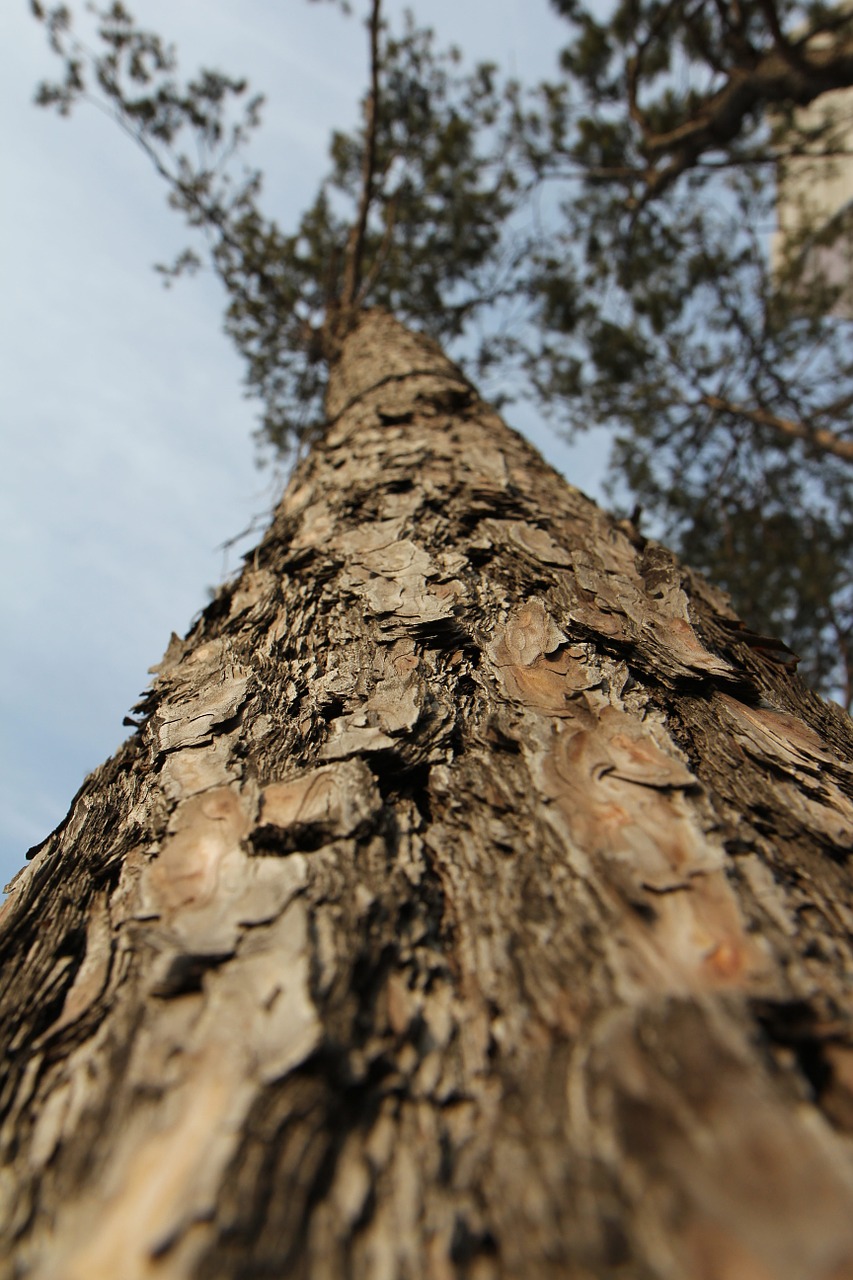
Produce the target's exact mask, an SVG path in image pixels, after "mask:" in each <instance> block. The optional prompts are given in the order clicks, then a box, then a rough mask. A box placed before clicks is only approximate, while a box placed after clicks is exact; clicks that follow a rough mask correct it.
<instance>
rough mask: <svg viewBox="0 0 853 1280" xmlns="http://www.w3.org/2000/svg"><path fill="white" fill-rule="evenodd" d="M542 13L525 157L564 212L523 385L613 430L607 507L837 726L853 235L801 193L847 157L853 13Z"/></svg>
mask: <svg viewBox="0 0 853 1280" xmlns="http://www.w3.org/2000/svg"><path fill="white" fill-rule="evenodd" d="M554 7H555V8H556V9H557V10H558V11H559V12H560V13H561V14H562V15H563V16H564V17H565V19H566V21H567V24H568V29H569V34H570V41H569V43H568V45H567V47H566V48H565V49H564V50H563V53H562V55H561V67H562V70H563V78H562V80H560V81H558V82H555V84H553V85H551V86H549V87H547V88H546V89H545V90H544V91H543V94H542V99H541V106H540V110H539V112H538V113H534V114H533V115H532V117H531V130H530V136H531V139H532V141H531V150H530V156H531V160H532V163H533V165H534V167H535V170H536V172H537V174H538V175H540V177H541V178H542V180H543V181H545V182H548V183H551V184H554V185H556V187H557V189H558V190H559V192H560V199H561V214H560V219H559V220H558V224H557V226H556V228H555V232H554V235H553V236H552V237H551V239H550V242H549V243H548V244H547V245H546V247H545V248H544V250H543V251H542V252H540V253H539V255H538V262H537V265H536V268H535V270H534V273H535V280H534V284H533V292H534V296H535V299H536V308H537V318H538V320H539V332H538V345H537V348H536V351H535V353H534V354H533V356H532V358H531V360H530V368H531V370H532V372H533V374H534V377H535V379H536V382H537V384H538V386H539V388H540V390H541V391H542V393H543V396H544V398H545V400H546V402H547V403H549V404H550V405H551V407H552V408H554V409H556V410H557V412H559V413H560V414H561V415H562V416H563V418H564V420H566V421H567V422H568V423H569V424H570V425H571V426H572V427H573V428H575V429H581V428H583V427H584V426H586V425H588V424H589V423H590V422H596V423H608V424H610V425H611V426H612V427H613V428H614V429H615V431H616V442H615V448H614V453H613V467H614V477H615V485H614V487H615V488H616V490H617V492H618V491H619V490H620V488H621V491H622V492H624V491H625V489H627V490H628V491H629V492H630V493H631V495H632V498H633V501H635V502H637V503H639V504H641V506H642V508H643V509H644V511H645V512H646V513H647V514H648V516H650V517H651V523H652V526H653V527H654V529H655V531H656V532H661V533H663V534H664V535H665V536H666V537H667V538H668V539H669V540H670V541H671V542H674V543H675V544H676V545H677V546H678V549H679V550H680V552H681V553H682V554H683V555H684V556H685V557H686V558H687V559H688V560H690V562H691V563H693V564H694V565H696V566H697V567H699V568H702V569H705V570H706V571H707V572H708V573H709V574H710V575H711V576H712V577H713V578H714V579H715V580H716V581H718V582H720V583H722V584H723V585H724V586H725V587H726V588H727V589H728V590H730V591H731V593H732V595H733V596H734V598H735V603H736V605H737V607H738V608H739V609H740V610H741V611H742V612H743V613H744V614H745V615H746V616H748V617H750V618H751V620H752V622H753V624H754V625H755V626H756V627H757V628H759V629H762V630H769V631H774V632H776V633H778V634H781V635H783V636H784V637H785V639H786V640H787V641H788V644H789V645H790V646H791V647H793V648H794V649H796V650H797V651H798V652H799V653H800V654H801V655H802V657H803V665H804V670H805V673H806V675H807V677H808V678H810V679H811V680H812V681H813V682H815V683H817V684H818V685H819V686H821V687H822V688H823V689H824V690H832V691H833V692H834V693H835V696H840V697H841V698H842V700H843V701H845V702H846V704H847V705H848V707H849V706H850V704H851V698H853V576H852V575H851V552H853V503H851V497H853V489H851V480H853V413H851V410H853V344H851V337H853V326H851V321H853V312H851V309H850V305H849V301H846V300H845V294H846V295H847V298H848V299H849V285H850V271H849V263H850V221H849V218H848V217H847V216H846V213H845V211H844V210H843V209H839V210H837V211H836V210H832V209H831V210H830V211H829V214H828V212H827V208H826V206H825V204H823V205H822V204H821V202H819V201H818V202H816V203H815V202H812V201H810V192H812V191H814V190H816V189H818V188H819V187H820V184H822V185H823V187H824V188H825V187H826V186H827V184H828V183H829V182H831V181H832V179H833V178H834V177H836V178H837V176H838V172H839V167H840V166H842V165H844V164H845V162H846V163H847V164H849V163H850V160H849V157H850V155H851V152H853V93H847V94H846V95H841V96H839V94H838V93H837V92H834V91H837V90H838V89H839V88H841V87H844V86H849V85H850V84H851V83H853V15H851V11H850V10H849V8H845V7H839V6H834V5H822V4H815V5H800V4H788V3H776V2H775V0H760V2H759V3H751V2H747V3H740V2H735V3H731V4H730V3H725V2H724V0H716V2H715V0H708V2H705V0H700V2H699V3H696V2H695V0H692V2H691V0H664V2H661V0H620V2H619V3H617V4H615V5H613V6H612V7H610V8H609V9H608V11H607V12H606V14H605V15H604V16H602V12H601V9H600V7H599V6H584V5H582V4H579V3H573V2H572V0H554ZM826 104H828V105H826ZM842 172H843V171H842ZM794 202H797V204H798V208H797V209H792V207H791V206H792V205H793V203H794ZM830 215H832V216H830ZM777 224H778V226H777ZM774 228H777V229H776V230H775V234H774ZM771 249H772V252H771Z"/></svg>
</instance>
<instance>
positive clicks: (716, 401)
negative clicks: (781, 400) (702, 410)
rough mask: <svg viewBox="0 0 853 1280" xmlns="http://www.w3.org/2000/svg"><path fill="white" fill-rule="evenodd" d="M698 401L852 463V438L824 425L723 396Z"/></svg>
mask: <svg viewBox="0 0 853 1280" xmlns="http://www.w3.org/2000/svg"><path fill="white" fill-rule="evenodd" d="M699 403H700V404H703V405H705V406H706V407H707V408H709V409H713V410H714V412H715V413H730V414H733V415H735V416H736V417H739V418H745V419H746V421H747V422H752V423H754V424H755V425H756V426H758V427H770V428H771V429H772V430H774V431H777V432H779V433H780V434H781V435H783V436H785V437H786V438H787V439H789V440H802V441H804V442H805V443H806V444H810V445H812V446H813V447H814V448H816V449H819V450H820V452H821V453H828V454H832V455H833V457H836V458H841V460H842V461H843V462H848V463H853V440H844V439H842V438H841V437H840V436H838V435H836V433H835V432H834V431H829V430H827V429H826V428H825V427H809V426H808V425H807V424H806V423H804V422H796V421H794V419H792V418H783V417H780V416H779V414H776V413H770V411H769V410H767V409H762V408H760V407H759V408H753V409H751V408H749V406H748V405H745V404H737V403H735V402H734V401H731V400H725V399H723V397H722V396H715V395H704V396H702V397H701V399H700V400H699Z"/></svg>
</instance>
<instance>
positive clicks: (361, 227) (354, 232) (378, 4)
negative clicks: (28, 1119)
mask: <svg viewBox="0 0 853 1280" xmlns="http://www.w3.org/2000/svg"><path fill="white" fill-rule="evenodd" d="M381 9H382V0H373V4H372V8H371V13H370V92H369V93H368V95H367V102H366V104H365V116H366V118H365V122H364V156H363V159H362V165H361V196H360V198H359V204H358V213H357V214H356V219H355V222H354V223H353V225H352V229H351V231H350V234H349V238H348V240H347V247H346V259H345V263H344V281H343V289H342V292H341V298H340V308H341V311H342V312H343V313H344V314H346V313H347V312H349V311H351V310H352V308H353V307H354V306H355V305H356V301H357V299H358V295H359V288H360V285H361V276H362V266H363V259H364V243H365V239H366V236H367V219H368V216H369V214H370V206H371V203H372V200H373V186H374V181H375V177H376V135H377V130H378V124H379V27H380V12H381Z"/></svg>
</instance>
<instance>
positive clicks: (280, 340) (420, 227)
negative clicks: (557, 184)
mask: <svg viewBox="0 0 853 1280" xmlns="http://www.w3.org/2000/svg"><path fill="white" fill-rule="evenodd" d="M32 7H33V12H34V14H35V16H36V17H37V18H39V19H40V20H41V21H43V22H44V23H45V24H46V27H47V30H48V37H49V40H50V43H51V46H52V47H53V49H54V50H55V52H57V53H58V54H59V55H60V56H61V57H62V59H63V63H64V78H63V79H62V80H61V81H59V82H57V83H53V84H44V85H42V86H40V88H39V91H38V95H37V101H38V102H39V103H40V104H41V105H43V106H48V107H53V108H54V109H56V110H57V111H58V112H59V113H60V114H62V115H68V114H69V113H70V112H71V110H72V109H73V108H74V107H75V106H76V105H77V103H78V102H80V101H83V100H94V101H95V102H97V103H98V104H99V105H101V106H102V107H106V108H107V109H108V110H109V111H110V112H111V113H112V114H113V115H114V116H115V118H116V120H117V121H118V123H119V124H120V125H121V127H122V128H123V129H125V130H126V131H127V132H128V133H129V134H130V135H131V137H132V138H133V139H134V140H135V141H136V143H137V144H138V145H139V146H140V147H142V149H143V150H144V151H145V152H146V154H147V155H148V156H149V158H150V159H151V161H152V163H153V165H154V167H155V169H156V170H157V172H158V174H159V175H160V177H161V178H163V179H164V180H165V182H166V184H167V188H168V198H169V202H170V204H171V205H172V206H173V207H174V208H175V209H176V210H178V211H179V212H180V213H181V214H182V215H183V216H184V218H185V220H186V222H187V223H188V225H189V226H190V227H191V228H193V229H194V231H197V232H198V233H199V241H198V242H197V243H196V245H194V246H193V247H192V248H189V249H187V250H184V251H183V252H182V253H181V254H180V255H179V256H178V257H177V258H176V260H175V261H174V262H173V263H172V264H170V265H168V266H165V267H161V268H159V269H160V270H161V271H162V272H163V274H164V277H165V278H166V279H167V280H168V281H171V280H172V279H174V278H176V277H177V276H179V275H181V274H183V273H186V272H191V271H194V270H198V269H199V268H200V267H201V266H202V265H204V263H207V264H209V265H210V266H212V268H213V270H214V271H215V272H216V274H217V275H218V277H219V279H220V280H221V281H222V284H223V285H224V287H225V291H226V294H227V307H226V314H225V327H226V331H227V332H228V334H229V335H230V336H231V337H232V338H233V340H234V342H235V344H236V346H237V348H238V350H239V351H240V352H241V354H242V355H243V357H244V359H245V361H246V385H247V389H248V392H249V393H250V394H251V395H254V396H257V397H258V398H259V400H260V401H261V404H262V425H261V430H260V435H261V438H262V440H263V441H264V442H265V443H266V444H268V445H271V446H273V447H274V448H276V449H278V450H280V451H283V452H287V451H288V450H289V449H291V448H292V447H293V446H294V445H295V444H297V443H298V442H299V441H300V440H301V439H303V438H304V437H305V436H306V434H307V433H310V431H311V429H312V427H313V426H314V425H316V424H317V423H318V422H319V421H320V420H321V418H322V399H323V393H324V388H325V381H326V367H325V358H326V357H327V356H328V355H329V353H330V344H331V343H333V341H334V334H335V325H336V324H337V323H339V322H341V311H342V309H345V308H346V307H348V306H352V305H358V306H365V305H372V304H373V305H384V306H387V307H389V308H391V309H393V310H394V311H395V312H396V313H397V314H398V315H401V316H403V317H406V318H409V319H411V320H413V321H415V322H417V323H418V324H419V325H420V326H421V327H422V328H424V329H426V330H427V331H429V332H431V333H432V334H434V336H436V337H437V338H439V339H440V340H442V341H445V342H448V341H450V340H451V339H453V338H455V337H458V336H459V335H460V334H461V333H462V332H463V330H464V329H465V326H466V324H467V323H468V322H469V321H470V320H471V319H472V317H473V316H474V315H475V313H476V312H477V311H478V310H480V309H482V308H484V307H488V306H489V305H490V304H492V303H493V302H494V301H495V300H496V299H498V298H499V297H500V296H501V295H502V294H503V293H505V292H507V291H509V290H510V289H511V288H517V287H518V285H517V274H518V266H519V256H520V255H519V254H517V253H516V254H515V255H513V253H512V251H511V247H510V246H509V244H508V243H505V242H504V231H505V225H506V219H507V217H508V216H509V214H510V213H511V211H512V209H513V207H514V206H515V204H516V203H517V201H518V198H519V193H518V191H517V187H516V180H515V173H514V170H515V164H514V155H513V144H512V138H511V137H510V132H511V130H510V123H511V105H512V102H513V100H514V89H513V87H512V86H511V85H504V84H502V83H501V82H500V81H499V80H498V77H497V73H496V69H495V68H494V67H492V66H488V65H481V66H478V67H475V68H474V69H473V70H468V71H466V70H465V69H463V67H462V64H461V57H460V55H459V53H458V51H456V50H454V49H451V50H449V51H447V52H439V51H438V50H436V47H435V42H434V39H433V36H432V33H431V32H429V31H424V30H419V29H417V28H416V27H415V25H414V22H413V20H412V19H411V18H410V17H409V18H408V19H407V21H406V24H405V26H404V29H403V31H402V32H401V33H399V34H397V35H394V34H392V33H390V32H389V31H388V30H387V29H386V28H385V26H384V25H383V24H380V23H378V22H377V49H376V65H375V68H374V70H375V73H376V84H377V87H378V95H377V98H376V102H375V106H374V105H373V104H372V101H371V94H370V93H368V95H367V96H366V98H365V101H364V103H363V123H362V126H361V127H360V128H358V129H356V130H354V131H353V132H351V133H336V134H335V135H334V137H333V138H332V142H331V146H330V172H329V176H328V178H327V179H326V180H325V181H324V182H323V184H322V186H321V188H320V191H319V192H318V195H317V198H316V199H315V201H314V203H313V204H312V206H311V207H310V209H308V211H307V212H306V214H305V215H304V216H303V218H302V220H301V222H300V224H299V226H298V227H296V228H295V229H294V230H293V231H291V232H289V233H288V232H285V231H283V230H282V229H281V228H280V227H279V225H278V223H277V222H276V221H275V219H274V218H272V217H270V216H269V215H268V214H267V213H266V212H264V210H263V207H262V197H263V190H262V179H261V175H260V173H258V172H257V171H255V170H252V169H248V170H247V169H245V167H241V161H242V154H243V151H244V148H245V144H246V142H247V141H248V139H249V138H250V136H251V134H252V132H253V131H254V130H255V129H256V128H257V127H258V124H259V122H260V112H261V107H262V99H261V98H260V97H249V96H248V92H247V86H246V82H245V81H244V80H240V79H232V78H231V77H229V76H226V75H223V74H222V73H221V72H218V71H210V70H202V71H201V72H200V73H199V74H198V75H196V76H195V77H193V78H191V79H188V80H182V79H181V77H180V76H179V74H178V67H177V60H176V56H175V53H174V50H173V49H172V48H171V47H169V46H167V45H166V44H164V43H163V41H162V40H161V38H160V37H159V36H156V35H154V34H152V33H150V32H146V31H144V30H142V29H141V28H139V27H138V26H137V25H136V23H135V21H134V19H133V17H132V16H131V15H130V14H129V12H128V11H127V10H126V9H125V8H124V7H123V6H122V5H121V4H120V3H115V4H113V5H112V6H111V7H109V8H106V9H97V8H94V9H93V10H92V12H93V13H94V15H95V20H96V28H95V33H94V44H93V47H91V48H90V47H88V46H87V45H85V44H84V42H83V41H82V40H81V39H80V38H78V36H77V35H76V32H75V30H74V28H73V27H72V20H71V14H70V12H69V10H68V9H67V8H66V7H65V6H60V7H58V8H53V9H50V10H47V9H45V8H44V7H43V6H41V5H40V4H38V3H35V2H34V3H33V5H32ZM342 7H343V8H344V9H347V8H348V6H346V5H344V6H342ZM375 12H376V15H377V16H378V5H376V6H375ZM368 147H370V148H371V151H370V157H371V163H370V166H369V167H370V180H369V184H368V195H369V199H368V200H367V202H366V206H367V207H366V211H365V212H366V221H365V227H364V235H363V237H362V238H361V239H360V240H359V241H358V242H357V243H356V239H355V238H354V237H353V228H354V227H355V226H356V225H357V223H358V216H359V206H360V202H361V200H362V195H363V193H364V191H365V189H366V188H365V153H366V150H367V148H368ZM354 254H356V255H357V257H358V262H357V263H353V255H354ZM437 264H440V266H439V265H437ZM352 267H355V268H356V269H355V270H354V272H353V278H355V279H357V281H358V286H359V287H358V292H357V297H354V298H346V297H345V293H346V285H347V272H348V269H350V268H352Z"/></svg>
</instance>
